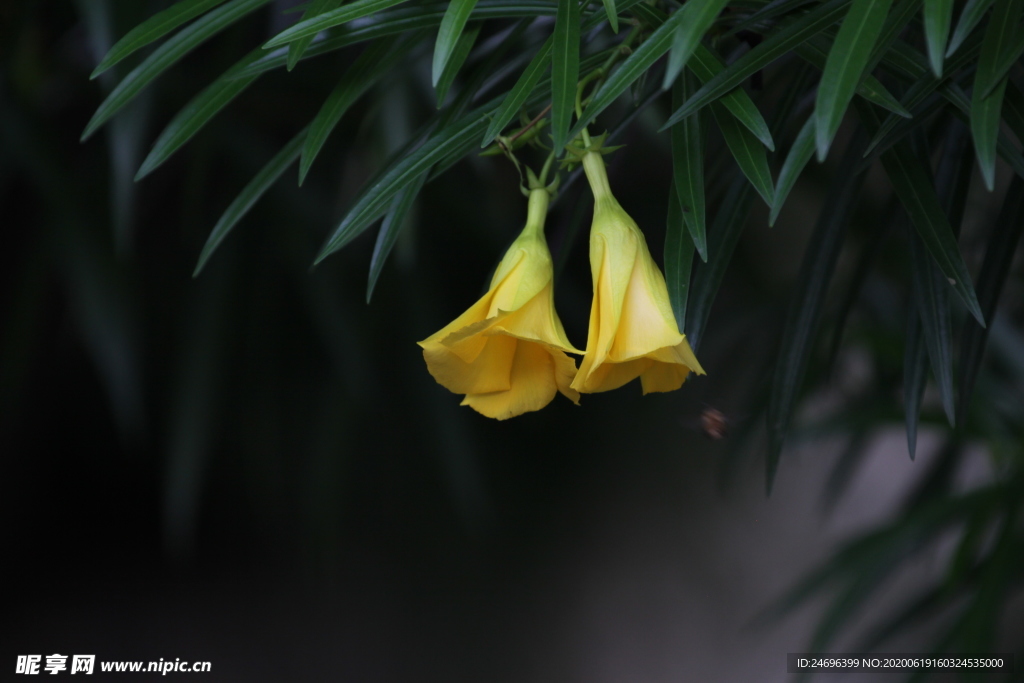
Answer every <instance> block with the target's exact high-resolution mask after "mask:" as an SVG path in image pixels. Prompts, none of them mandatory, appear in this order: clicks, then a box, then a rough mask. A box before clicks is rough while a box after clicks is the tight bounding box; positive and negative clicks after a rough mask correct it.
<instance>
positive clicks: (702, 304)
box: [686, 175, 754, 351]
mask: <svg viewBox="0 0 1024 683" xmlns="http://www.w3.org/2000/svg"><path fill="white" fill-rule="evenodd" d="M753 198H754V194H753V189H752V188H751V186H750V184H749V183H748V182H747V181H746V180H745V179H744V178H743V177H741V176H739V175H737V176H735V177H734V178H733V181H732V184H731V185H730V186H729V190H728V192H726V195H725V199H724V200H723V201H722V206H721V208H720V210H719V211H718V213H717V214H716V215H715V222H714V224H713V225H712V227H711V237H710V238H709V244H708V262H707V263H697V264H696V265H695V267H694V274H693V285H692V287H691V288H690V295H689V304H688V306H687V310H686V337H687V339H689V341H690V346H692V347H693V350H694V351H697V349H698V348H699V347H700V341H701V338H702V337H703V336H704V328H705V326H706V325H707V322H708V316H709V315H710V314H711V305H712V304H713V303H714V301H715V296H716V295H717V294H718V289H719V287H720V286H721V284H722V278H723V277H725V270H726V268H727V267H728V265H729V262H730V261H731V260H732V254H733V252H734V251H735V250H736V244H737V243H738V242H739V239H740V235H741V234H743V227H744V226H745V225H746V223H747V214H748V213H749V212H750V203H751V201H753Z"/></svg>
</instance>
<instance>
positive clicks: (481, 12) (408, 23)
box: [236, 0, 553, 77]
mask: <svg viewBox="0 0 1024 683" xmlns="http://www.w3.org/2000/svg"><path fill="white" fill-rule="evenodd" d="M552 7H553V6H552V5H550V4H549V3H544V2H538V1H534V0H480V2H478V3H477V5H476V8H474V10H473V14H472V15H471V16H470V21H483V20H485V19H513V18H518V17H528V18H530V19H533V18H536V17H537V16H538V15H539V14H544V13H545V12H548V11H549V10H551V8H552ZM445 8H446V6H445V5H427V6H417V7H400V8H398V9H394V10H389V11H384V12H380V13H379V14H376V15H375V16H373V17H372V18H370V19H368V20H367V22H368V23H366V24H363V23H362V22H359V24H360V25H359V26H355V27H353V26H343V27H341V28H334V29H331V30H330V34H329V36H330V37H326V38H321V39H320V40H314V41H313V43H311V44H310V46H309V48H308V49H307V50H306V52H304V53H303V55H302V58H301V59H303V60H305V59H309V58H311V57H317V56H320V55H323V54H327V53H328V52H333V51H335V50H340V49H341V48H343V47H348V46H349V45H355V44H358V43H362V42H367V41H371V40H375V39H377V38H383V37H385V36H390V35H394V34H396V33H404V32H406V31H414V30H417V29H423V28H431V27H433V26H437V25H438V24H440V23H441V19H442V18H444V13H445ZM552 13H553V12H552ZM310 35H315V34H310ZM288 54H289V48H288V47H284V48H277V49H275V50H274V51H272V52H270V53H268V54H266V56H265V57H263V59H261V60H259V61H257V62H256V63H254V64H253V65H252V66H250V67H249V68H248V69H245V70H244V71H242V72H240V73H239V74H237V75H236V77H248V76H252V75H256V74H259V73H263V72H265V71H270V70H272V69H278V68H281V67H283V66H285V65H286V62H287V55H288Z"/></svg>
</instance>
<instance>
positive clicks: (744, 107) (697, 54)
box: [661, 45, 775, 152]
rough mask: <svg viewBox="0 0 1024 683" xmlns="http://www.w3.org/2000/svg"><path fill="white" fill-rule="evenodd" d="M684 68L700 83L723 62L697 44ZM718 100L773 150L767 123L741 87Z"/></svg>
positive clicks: (709, 78)
mask: <svg viewBox="0 0 1024 683" xmlns="http://www.w3.org/2000/svg"><path fill="white" fill-rule="evenodd" d="M686 68H687V69H689V70H690V71H691V72H692V73H693V74H694V75H695V76H697V79H698V80H699V81H700V82H701V83H707V82H708V81H710V80H711V79H712V78H714V77H715V75H716V74H718V73H719V72H721V71H722V70H723V69H725V64H723V63H722V61H721V60H720V59H719V58H718V57H717V56H715V54H714V53H713V52H711V50H709V49H708V48H706V47H704V46H703V45H698V46H697V49H696V50H695V51H694V53H693V56H691V57H690V61H689V62H687V63H686ZM718 101H719V102H720V103H721V104H723V105H725V108H726V109H728V110H729V112H730V113H731V114H732V115H733V116H735V117H736V120H737V121H739V122H740V123H742V124H743V125H744V126H745V127H746V128H747V130H749V131H750V132H751V133H753V134H754V135H755V136H756V137H757V139H758V140H760V141H761V143H762V144H764V146H765V147H767V148H768V149H770V150H771V151H773V152H774V151H775V141H774V140H773V139H772V134H771V131H770V130H769V128H768V124H767V123H765V120H764V117H763V116H761V112H760V111H758V109H757V105H756V104H754V101H753V100H752V99H750V95H748V94H747V92H746V91H745V90H743V88H736V89H735V90H733V91H732V92H729V93H726V94H725V95H722V97H720V98H719V99H718ZM673 125H674V124H673ZM667 126H668V124H665V125H664V126H662V127H661V130H664V129H665V128H666V127H667Z"/></svg>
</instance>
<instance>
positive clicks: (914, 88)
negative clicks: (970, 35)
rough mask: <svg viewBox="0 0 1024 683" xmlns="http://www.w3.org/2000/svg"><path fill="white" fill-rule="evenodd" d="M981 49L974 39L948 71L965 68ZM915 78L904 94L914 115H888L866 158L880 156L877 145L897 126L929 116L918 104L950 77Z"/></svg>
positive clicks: (872, 141) (870, 144) (949, 64)
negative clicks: (905, 116)
mask: <svg viewBox="0 0 1024 683" xmlns="http://www.w3.org/2000/svg"><path fill="white" fill-rule="evenodd" d="M979 49H980V42H979V41H972V45H971V46H969V47H965V48H964V49H963V50H961V51H960V52H958V53H957V55H956V56H955V57H953V58H952V59H950V60H949V62H948V63H947V64H946V68H947V71H948V72H953V71H957V70H959V69H960V68H963V67H964V66H965V65H966V64H967V63H969V62H971V61H973V59H974V57H975V56H976V55H977V52H978V50H979ZM913 78H914V83H913V85H911V86H910V88H908V89H907V92H906V94H905V95H904V96H903V104H904V105H905V106H906V107H907V108H908V109H911V110H913V112H914V117H913V118H912V119H911V120H910V121H903V120H901V119H898V118H896V117H894V116H892V115H890V116H888V117H887V118H886V119H885V121H883V122H882V125H881V127H880V128H879V129H878V131H877V132H876V133H875V135H874V137H873V138H872V139H871V142H869V143H868V147H867V149H866V150H865V151H864V158H865V159H869V157H870V159H871V160H873V159H874V157H875V156H878V153H877V152H876V151H875V150H876V147H878V146H879V145H881V143H882V141H883V139H885V138H886V137H887V136H888V135H889V133H891V132H892V131H893V130H895V129H896V128H897V127H899V126H901V125H904V124H909V125H908V126H905V127H906V128H907V130H909V129H910V128H912V127H914V126H916V125H917V122H916V120H914V119H918V118H927V116H926V115H923V114H922V111H923V110H922V109H920V108H919V107H918V105H920V104H921V103H922V102H925V101H926V100H927V99H928V97H929V96H930V95H931V94H932V93H934V92H935V91H936V90H937V89H939V88H945V87H946V86H945V84H946V83H947V81H948V79H939V78H936V77H935V75H934V74H932V73H925V72H922V75H921V77H920V78H918V77H916V76H915V77H913ZM888 146H889V145H886V146H885V147H882V149H884V148H886V147H888Z"/></svg>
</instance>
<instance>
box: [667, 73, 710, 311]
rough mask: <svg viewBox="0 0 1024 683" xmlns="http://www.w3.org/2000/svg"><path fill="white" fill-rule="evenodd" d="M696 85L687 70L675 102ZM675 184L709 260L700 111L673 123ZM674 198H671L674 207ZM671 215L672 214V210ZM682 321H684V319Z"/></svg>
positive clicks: (697, 243)
mask: <svg viewBox="0 0 1024 683" xmlns="http://www.w3.org/2000/svg"><path fill="white" fill-rule="evenodd" d="M693 89H694V84H693V75H692V74H690V73H689V72H687V73H684V74H683V77H682V78H680V79H679V80H678V81H677V82H676V84H675V85H674V86H673V88H672V101H673V104H677V103H681V102H683V101H684V100H685V99H686V96H687V95H688V94H689V93H690V92H692V91H693ZM672 178H673V180H672V187H673V192H674V193H675V197H676V198H677V203H678V204H679V206H680V210H681V212H682V215H683V219H684V222H685V223H686V226H687V227H688V228H689V230H690V235H691V237H692V240H693V244H694V246H695V247H696V248H697V251H698V252H699V253H700V258H701V260H702V261H704V262H707V260H708V246H707V237H706V235H705V221H706V217H705V206H704V138H703V135H702V132H701V126H700V115H699V114H695V115H693V116H689V117H687V118H685V119H683V120H682V121H680V122H679V123H677V124H676V125H675V126H673V127H672ZM671 205H672V200H671V199H670V200H669V206H670V207H671ZM670 215H671V214H670ZM679 324H680V325H682V320H681V319H680V321H679Z"/></svg>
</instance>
